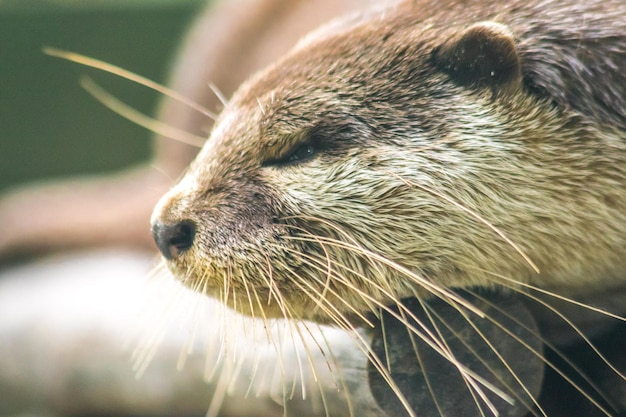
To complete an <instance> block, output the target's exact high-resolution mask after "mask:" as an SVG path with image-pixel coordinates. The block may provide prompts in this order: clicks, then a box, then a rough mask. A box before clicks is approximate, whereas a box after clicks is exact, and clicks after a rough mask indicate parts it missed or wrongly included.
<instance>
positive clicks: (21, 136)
mask: <svg viewBox="0 0 626 417" xmlns="http://www.w3.org/2000/svg"><path fill="white" fill-rule="evenodd" d="M203 3H205V2H204V1H200V0H140V1H137V0H134V1H131V0H56V1H54V0H47V1H44V0H0V135H1V136H0V192H2V191H5V190H7V189H8V188H10V187H13V186H15V185H17V184H21V183H25V182H31V181H34V180H40V179H54V178H60V177H67V176H72V175H74V176H75V175H82V174H87V173H103V172H110V171H114V170H117V169H120V168H123V167H126V166H129V165H131V164H133V163H136V162H137V161H139V160H145V159H146V158H147V157H148V156H149V154H150V150H151V143H150V133H149V132H147V131H146V130H145V129H143V128H140V127H138V126H135V125H133V124H132V123H131V122H128V121H126V120H125V119H123V118H121V117H120V116H117V115H116V114H114V113H112V112H111V111H109V110H108V109H106V108H105V107H103V106H102V105H101V104H100V103H98V102H97V101H95V100H94V99H93V98H91V96H89V95H88V94H87V93H86V92H85V91H84V90H83V89H82V88H81V87H80V86H79V80H80V78H81V76H82V75H89V76H90V77H91V78H93V79H94V80H95V81H96V82H97V83H99V84H100V85H101V86H102V87H104V88H105V89H107V90H108V91H109V92H110V93H113V94H114V95H115V96H117V97H118V98H120V99H121V100H123V101H125V102H126V103H128V104H130V105H132V106H133V107H135V108H137V109H139V110H140V111H142V112H145V113H148V114H151V115H153V114H154V112H155V108H156V103H157V101H158V99H159V95H158V94H157V93H155V92H153V91H150V90H148V89H146V88H144V87H141V86H138V85H135V84H133V83H132V82H130V81H126V80H121V79H118V78H116V77H114V76H110V75H106V74H103V73H102V72H98V71H96V70H90V69H88V68H85V67H82V66H79V65H77V64H73V63H70V62H67V61H64V60H60V59H57V58H53V57H49V56H46V55H44V54H43V52H42V47H43V46H53V47H56V48H59V49H66V50H70V51H73V52H78V53H81V54H85V55H88V56H91V57H94V58H98V59H100V60H103V61H106V62H109V63H112V64H116V65H119V66H121V67H123V68H125V69H128V70H131V71H134V72H136V73H138V74H141V75H143V76H146V77H148V78H151V79H153V80H155V81H158V82H161V83H163V82H166V80H167V74H168V68H169V66H170V64H171V61H172V57H173V56H174V52H175V49H176V46H177V45H178V44H179V42H180V41H181V38H182V36H183V34H184V33H185V29H186V27H187V26H188V25H189V23H190V22H191V20H192V18H193V16H194V13H195V12H196V11H197V10H198V8H199V7H201V6H202V4H203Z"/></svg>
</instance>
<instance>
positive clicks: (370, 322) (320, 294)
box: [287, 249, 374, 327]
mask: <svg viewBox="0 0 626 417" xmlns="http://www.w3.org/2000/svg"><path fill="white" fill-rule="evenodd" d="M287 251H288V252H292V253H296V254H297V255H300V256H302V257H303V259H308V260H311V261H316V260H315V259H314V258H312V257H311V256H310V255H307V254H305V253H302V252H296V251H294V250H291V249H287ZM311 266H313V267H315V268H316V269H318V268H317V267H316V266H315V265H312V264H311ZM326 282H328V281H326ZM342 283H343V284H344V285H346V286H348V287H349V288H352V289H354V290H357V288H356V287H355V286H354V284H353V283H351V282H349V281H345V282H343V281H342ZM315 291H316V295H318V296H319V297H320V299H326V298H325V295H323V294H322V293H321V292H319V290H318V289H315ZM328 292H330V293H331V294H332V295H333V296H334V297H337V299H338V300H339V301H341V302H342V304H344V305H345V306H346V307H347V308H348V309H349V310H350V311H351V313H354V314H355V316H356V317H358V318H359V319H360V320H361V321H363V323H365V324H367V325H368V326H369V327H374V324H373V323H372V321H371V320H370V319H368V318H367V317H366V316H365V315H364V314H363V313H362V312H360V311H358V310H357V309H356V308H355V307H354V306H353V305H352V304H351V303H350V302H349V301H348V300H346V299H345V298H343V297H341V296H340V295H339V294H338V293H337V292H336V291H335V290H333V289H331V288H330V287H328V291H327V293H328ZM317 307H318V308H322V306H321V305H318V306H317ZM325 312H326V311H325Z"/></svg>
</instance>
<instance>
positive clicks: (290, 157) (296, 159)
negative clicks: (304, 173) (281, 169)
mask: <svg viewBox="0 0 626 417" xmlns="http://www.w3.org/2000/svg"><path fill="white" fill-rule="evenodd" d="M316 153H317V148H316V147H315V145H314V144H312V143H310V142H307V143H303V144H301V145H300V146H298V147H297V148H295V149H294V150H293V151H292V152H291V153H288V154H287V155H285V156H284V157H282V158H279V159H272V160H269V161H266V162H265V163H264V164H263V165H264V166H281V165H292V164H299V163H300V162H304V161H306V160H308V159H311V158H313V157H314V156H315V154H316Z"/></svg>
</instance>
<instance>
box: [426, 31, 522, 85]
mask: <svg viewBox="0 0 626 417" xmlns="http://www.w3.org/2000/svg"><path fill="white" fill-rule="evenodd" d="M433 60H434V63H435V66H436V67H437V68H439V69H440V70H441V71H443V72H445V73H446V74H448V75H449V76H450V78H451V79H452V80H453V81H454V82H456V83H458V84H460V85H463V86H470V87H479V88H482V87H491V88H492V89H496V90H497V89H499V88H503V87H507V86H517V85H519V84H520V83H521V63H520V58H519V55H518V53H517V49H516V47H515V39H514V38H513V34H512V33H511V31H510V30H509V28H508V27H507V26H505V25H502V24H500V23H496V22H480V23H476V24H474V25H472V26H470V27H469V28H467V29H465V30H463V31H460V32H458V33H455V34H454V35H452V36H451V37H450V38H449V39H448V40H447V41H445V42H444V43H443V44H442V45H440V46H439V47H438V48H436V49H435V50H434V51H433Z"/></svg>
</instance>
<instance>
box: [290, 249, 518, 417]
mask: <svg viewBox="0 0 626 417" xmlns="http://www.w3.org/2000/svg"><path fill="white" fill-rule="evenodd" d="M301 256H303V257H304V258H308V259H309V260H310V261H312V262H317V263H321V261H318V260H315V259H314V258H312V257H310V256H308V255H306V254H301ZM312 266H313V267H315V268H317V269H319V268H321V267H318V266H316V265H312ZM337 266H340V267H342V268H343V269H347V270H348V268H346V267H345V266H344V265H337ZM351 272H352V273H355V274H358V273H357V272H356V271H351ZM335 278H337V279H339V280H340V281H343V278H341V277H339V276H335ZM314 279H315V278H314ZM362 279H363V280H368V279H367V278H366V277H362ZM316 280H317V281H318V282H319V279H316ZM301 281H303V283H304V284H307V283H306V281H304V280H301ZM342 283H343V282H342ZM372 285H374V286H375V287H377V288H378V289H379V290H381V291H383V292H386V291H387V290H385V289H383V288H382V287H380V286H379V285H377V284H376V283H373V282H372ZM352 289H353V290H355V291H356V292H358V293H360V295H361V296H365V297H368V296H367V295H365V294H364V293H362V291H361V290H359V289H358V288H352ZM313 290H314V291H319V290H317V289H313ZM385 295H386V296H387V297H389V298H390V299H391V300H393V301H394V302H395V303H396V305H397V306H398V307H399V309H400V314H401V315H402V317H399V316H398V315H397V314H396V313H395V312H393V311H391V310H390V309H389V308H388V307H386V306H385V305H384V304H382V303H380V302H379V301H377V300H375V299H373V298H372V299H371V300H372V301H373V302H374V303H376V304H378V305H379V308H381V309H383V310H385V311H387V312H389V313H390V314H392V315H393V316H394V317H396V319H398V320H401V322H403V323H405V325H406V326H407V329H410V330H411V331H412V332H413V333H415V334H416V335H417V336H418V337H420V339H421V340H423V341H424V342H425V343H427V344H429V345H430V347H431V348H433V349H434V350H435V351H437V352H438V353H439V354H441V355H442V356H443V357H444V358H446V359H447V360H449V361H450V362H451V363H453V364H455V366H457V365H458V364H459V361H458V360H456V359H455V358H454V357H451V356H450V355H449V353H450V352H449V349H447V348H446V346H444V345H442V344H441V343H442V342H441V340H442V339H441V337H437V336H436V335H434V334H432V333H430V330H429V329H428V328H427V327H426V326H424V324H423V323H421V321H420V320H419V319H417V317H415V316H414V315H413V313H412V312H411V311H410V310H408V309H407V308H406V307H405V306H404V305H403V304H402V302H401V301H400V300H398V299H397V298H396V297H395V296H394V295H393V294H391V293H389V292H386V294H385ZM452 305H453V307H454V308H455V309H457V310H458V309H459V307H458V306H456V305H454V304H452ZM406 314H409V315H410V316H411V318H412V319H413V320H414V321H415V322H417V323H420V325H421V327H422V328H423V330H424V331H426V332H427V334H428V335H429V336H428V337H426V336H425V335H424V334H423V333H422V332H421V331H418V330H417V329H415V328H414V327H412V326H411V325H409V324H408V322H407V319H406ZM387 363H389V362H387ZM465 370H466V369H465V367H463V368H459V371H460V372H461V374H462V375H463V376H464V378H468V377H470V376H471V377H470V378H469V383H470V384H472V385H473V386H474V389H476V390H477V391H479V393H481V397H483V399H484V401H485V402H486V403H487V404H490V403H489V400H488V399H487V398H486V397H485V396H484V394H482V390H481V389H480V387H478V386H476V383H475V382H474V380H476V381H478V382H480V383H481V385H483V386H485V387H486V388H488V389H489V390H491V391H492V392H494V393H495V394H496V395H498V396H500V397H501V398H502V399H504V400H505V401H507V402H509V403H511V404H512V403H513V402H514V400H513V399H512V398H511V397H510V396H509V395H508V394H506V393H504V392H503V391H502V390H500V389H498V388H497V387H495V386H494V385H493V384H491V383H490V382H488V381H486V380H485V379H484V378H482V377H480V376H478V375H476V374H475V373H474V372H472V371H469V372H468V373H467V374H466V373H465V372H464V371H465ZM490 408H491V409H492V410H495V408H494V407H493V406H491V407H490Z"/></svg>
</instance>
